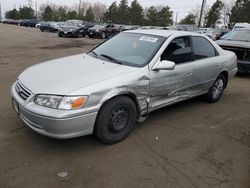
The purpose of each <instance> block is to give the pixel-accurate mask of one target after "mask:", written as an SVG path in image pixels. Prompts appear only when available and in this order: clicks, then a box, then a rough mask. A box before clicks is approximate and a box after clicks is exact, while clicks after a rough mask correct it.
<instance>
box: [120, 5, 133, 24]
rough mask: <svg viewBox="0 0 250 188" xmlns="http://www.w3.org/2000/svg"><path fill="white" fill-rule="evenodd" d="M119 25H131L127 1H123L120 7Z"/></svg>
mask: <svg viewBox="0 0 250 188" xmlns="http://www.w3.org/2000/svg"><path fill="white" fill-rule="evenodd" d="M118 15H119V16H118V23H123V24H129V19H130V18H129V6H128V1H127V0H121V2H120V4H119V6H118Z"/></svg>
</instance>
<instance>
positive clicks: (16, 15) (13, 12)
mask: <svg viewBox="0 0 250 188" xmlns="http://www.w3.org/2000/svg"><path fill="white" fill-rule="evenodd" d="M5 18H7V19H13V20H17V19H19V13H18V11H17V9H15V8H14V9H13V10H10V11H7V12H6V13H5Z"/></svg>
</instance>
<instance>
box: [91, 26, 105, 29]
mask: <svg viewBox="0 0 250 188" xmlns="http://www.w3.org/2000/svg"><path fill="white" fill-rule="evenodd" d="M104 27H105V26H103V25H95V26H94V27H92V29H102V28H104Z"/></svg>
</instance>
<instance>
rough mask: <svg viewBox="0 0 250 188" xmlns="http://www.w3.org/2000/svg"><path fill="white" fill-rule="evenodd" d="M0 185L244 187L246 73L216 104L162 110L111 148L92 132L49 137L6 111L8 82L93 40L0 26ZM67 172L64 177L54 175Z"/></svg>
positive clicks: (248, 104) (249, 106)
mask: <svg viewBox="0 0 250 188" xmlns="http://www.w3.org/2000/svg"><path fill="white" fill-rule="evenodd" d="M0 41H1V42H0V79H1V85H0V104H1V105H0V187H1V188H5V187H6V188H7V187H36V188H39V187H76V188H78V187H94V188H99V187H109V188H112V187H114V188H117V187H131V188H133V187H135V188H140V187H142V188H147V187H149V188H151V187H160V188H161V187H169V188H249V187H250V178H249V177H250V75H249V76H247V75H245V76H237V77H235V78H234V79H233V80H231V81H230V82H229V85H228V88H227V89H226V90H225V93H224V96H223V97H222V98H221V100H220V101H219V102H218V103H215V104H208V103H206V102H204V101H203V100H201V99H200V98H195V99H192V100H188V101H185V102H182V103H178V104H176V105H173V106H170V107H166V108H163V109H161V110H158V111H156V112H153V113H151V114H150V115H149V117H148V119H147V120H146V121H144V122H143V123H138V124H137V126H136V128H135V129H134V131H133V132H132V133H131V135H130V136H129V137H128V138H127V139H126V140H125V141H123V142H121V143H119V144H116V145H110V146H107V145H103V144H101V143H100V142H99V141H97V140H96V139H95V137H94V136H86V137H80V138H75V139H69V140H55V139H51V138H47V137H44V136H41V135H38V134H37V133H35V132H33V131H31V130H30V129H29V128H27V127H26V126H25V125H24V123H22V122H21V120H20V119H19V118H18V117H17V115H16V113H15V112H14V111H13V110H12V107H11V99H10V94H9V93H10V87H11V84H12V83H13V82H14V81H15V80H16V78H17V76H18V75H19V74H20V73H21V72H22V71H23V70H24V69H25V68H27V67H28V66H31V65H33V64H36V63H39V62H43V61H46V60H50V59H53V58H57V57H63V56H67V55H73V54H78V53H81V52H84V51H87V50H88V49H90V48H91V47H93V46H94V45H97V44H98V43H100V42H101V40H99V39H89V38H79V39H70V38H63V39H61V38H59V37H57V34H55V33H46V32H45V33H42V32H40V31H39V30H37V29H35V28H24V27H17V26H10V25H3V24H0ZM60 172H67V176H66V177H59V176H58V175H57V174H58V173H60Z"/></svg>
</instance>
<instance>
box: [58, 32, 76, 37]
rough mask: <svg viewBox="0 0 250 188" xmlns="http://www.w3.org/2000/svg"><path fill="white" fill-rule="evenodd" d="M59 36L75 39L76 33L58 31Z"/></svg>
mask: <svg viewBox="0 0 250 188" xmlns="http://www.w3.org/2000/svg"><path fill="white" fill-rule="evenodd" d="M58 33H59V35H61V36H65V37H75V36H77V32H74V31H59V32H58Z"/></svg>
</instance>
